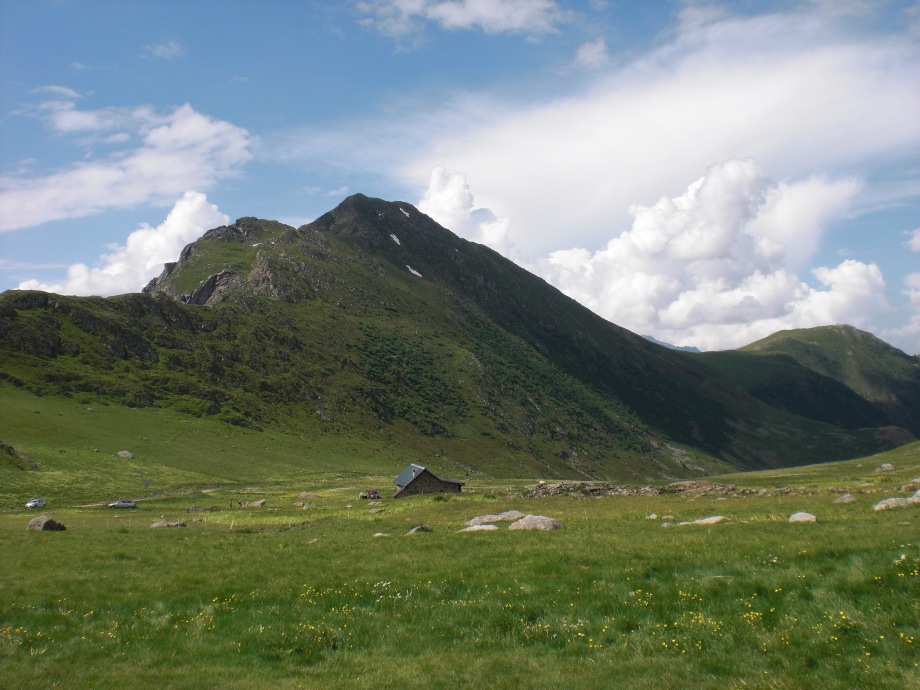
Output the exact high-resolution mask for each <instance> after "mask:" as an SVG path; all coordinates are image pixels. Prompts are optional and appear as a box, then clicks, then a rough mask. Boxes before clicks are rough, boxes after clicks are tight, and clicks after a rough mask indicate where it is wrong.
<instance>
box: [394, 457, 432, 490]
mask: <svg viewBox="0 0 920 690" xmlns="http://www.w3.org/2000/svg"><path fill="white" fill-rule="evenodd" d="M424 471H425V468H424V467H422V466H421V465H416V464H415V463H414V462H413V463H410V464H409V466H408V467H407V468H406V469H404V470H403V471H402V472H400V473H399V476H398V477H396V479H394V480H393V482H394V483H395V484H396V486H400V487H401V486H405V485H406V484H408V483H409V482H411V481H412V480H413V479H415V478H416V477H417V476H418V475H420V474H421V473H422V472H424Z"/></svg>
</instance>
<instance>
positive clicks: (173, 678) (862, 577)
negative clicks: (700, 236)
mask: <svg viewBox="0 0 920 690" xmlns="http://www.w3.org/2000/svg"><path fill="white" fill-rule="evenodd" d="M896 455H897V457H892V456H890V455H889V456H885V458H888V459H889V461H891V462H893V463H894V464H895V465H896V467H897V471H896V472H895V473H893V474H886V475H884V479H880V478H879V477H880V476H882V475H879V473H876V472H875V471H874V470H875V468H876V467H877V466H878V464H879V462H880V458H870V459H866V460H864V461H861V462H860V461H851V462H849V463H843V465H842V467H840V468H838V471H837V472H836V473H834V472H832V471H831V469H830V468H801V469H800V470H797V472H802V473H803V476H805V477H807V478H808V483H810V484H811V485H812V489H811V490H810V491H809V492H808V493H803V494H788V493H779V494H777V493H773V494H770V495H763V496H745V497H719V496H696V497H693V496H684V495H660V496H633V497H603V498H585V497H580V496H572V495H565V496H550V497H544V498H539V499H527V498H522V497H521V496H520V492H521V489H522V487H523V486H524V485H525V483H524V482H510V481H509V482H485V481H483V482H471V484H470V485H469V486H468V487H467V488H468V489H469V490H470V491H469V492H468V493H465V494H463V495H460V496H450V497H447V496H425V497H415V498H408V499H404V500H398V501H393V500H389V499H387V498H385V499H384V500H383V501H382V503H381V504H380V505H379V506H374V507H375V508H382V510H381V511H379V512H372V507H371V506H369V505H368V502H367V501H363V500H360V499H358V498H357V495H358V492H359V491H361V490H363V489H367V488H370V487H372V486H376V485H379V486H380V488H384V489H388V484H389V482H390V481H391V477H368V478H366V479H362V480H360V481H352V480H351V479H343V478H340V477H336V476H334V475H329V476H328V477H325V480H326V481H323V478H320V477H318V476H317V477H314V479H313V481H312V482H308V483H303V484H298V485H296V486H295V485H293V484H292V485H289V486H286V487H284V486H282V485H281V483H276V484H274V485H272V486H270V487H268V486H267V487H245V489H246V492H244V491H243V488H240V487H222V488H219V489H215V488H213V487H210V486H209V487H206V488H204V489H203V490H202V489H198V490H196V491H185V492H177V493H175V494H173V495H169V494H166V493H164V494H163V495H161V496H159V497H149V498H148V499H146V500H142V501H141V502H140V504H139V507H138V509H137V510H135V511H114V510H111V509H108V508H105V507H102V506H88V507H76V506H74V507H56V506H49V509H50V514H52V515H53V516H54V517H55V518H56V519H58V520H59V521H61V522H63V523H64V524H65V525H67V526H68V531H66V532H59V533H52V532H42V533H37V532H30V531H27V530H26V529H25V526H26V524H27V522H28V519H29V518H30V517H32V516H33V515H34V514H35V513H34V512H30V511H27V510H26V509H25V508H5V509H4V510H3V512H2V513H0V562H2V563H3V564H4V565H3V568H2V571H0V572H2V579H0V686H2V687H6V688H51V687H68V688H74V687H87V688H89V687H92V688H108V687H119V688H125V687H128V688H132V687H137V688H142V687H152V686H158V687H169V688H203V687H207V688H212V687H213V688H218V687H219V688H252V687H275V688H312V687H324V688H326V687H331V688H337V687H340V688H348V687H355V686H356V685H358V684H359V683H365V684H372V685H374V686H378V687H393V688H408V687H418V688H437V687H445V688H448V687H481V686H483V685H484V684H486V683H487V684H488V685H489V686H492V687H497V688H551V687H553V688H556V687H585V688H605V687H606V688H609V687H628V688H651V687H656V688H672V687H673V688H678V687H681V688H686V687H699V688H707V687H712V688H725V687H732V688H734V687H763V688H802V687H827V688H856V687H859V688H888V687H890V688H905V687H917V686H918V685H920V639H918V637H920V506H912V507H909V508H905V509H899V510H891V511H884V512H874V511H873V510H872V509H871V507H872V505H873V504H874V503H875V502H876V501H877V500H879V499H880V498H884V497H887V496H892V495H897V492H896V491H895V489H896V488H897V485H898V484H899V483H900V482H901V481H902V480H905V478H907V479H910V478H913V476H920V446H918V445H917V444H915V445H913V446H910V447H907V448H905V449H902V450H901V451H899V452H898V453H897V454H896ZM858 465H862V467H858ZM822 472H823V473H824V474H823V476H824V480H823V482H822V481H820V480H819V479H818V477H819V475H821V473H822ZM840 474H843V475H844V476H846V478H847V484H848V485H847V486H846V487H837V488H835V489H834V490H833V491H829V490H828V487H830V486H834V487H836V483H837V482H836V480H837V478H838V475H840ZM352 479H353V478H352ZM743 479H748V477H747V476H741V477H733V478H732V481H733V482H734V483H737V484H739V485H744V486H760V485H762V486H768V485H770V481H769V478H768V477H767V476H760V477H756V478H755V477H750V479H752V480H755V479H756V480H760V481H751V482H742V481H741V480H743ZM822 484H823V485H822ZM788 485H789V486H794V484H793V483H792V482H790V483H789V484H788ZM839 488H846V489H848V490H849V491H851V493H853V494H854V495H855V496H856V501H855V502H853V503H850V504H834V503H833V502H832V501H833V498H834V497H835V496H836V495H838V490H839ZM301 492H310V493H311V494H313V495H312V497H307V498H298V496H299V495H300V493H301ZM385 495H387V494H385ZM902 495H903V494H902ZM247 497H248V498H253V499H254V498H265V499H266V506H265V507H264V508H262V509H260V510H256V509H248V510H247V509H242V510H241V509H239V508H237V507H234V508H232V509H231V508H230V505H231V503H233V504H234V505H236V501H238V500H245V498H247ZM299 502H305V503H306V504H307V508H306V509H302V508H300V507H296V506H295V505H294V503H299ZM190 505H214V506H217V507H219V508H220V509H221V510H219V511H218V512H211V513H193V514H186V512H185V509H186V508H187V507H188V506H190ZM510 509H518V510H521V511H522V512H525V513H535V514H543V515H549V516H552V517H555V518H557V519H558V520H560V521H561V522H562V523H563V525H564V528H563V529H562V530H559V531H555V532H521V531H508V530H507V529H506V528H505V527H504V526H502V527H501V528H500V529H499V530H498V531H496V532H475V533H458V532H457V530H459V529H460V528H461V527H462V526H463V523H464V522H465V521H466V520H468V519H470V518H472V517H474V516H477V515H481V514H488V513H497V512H501V511H504V510H510ZM800 510H804V511H809V512H812V513H814V514H815V515H816V516H817V518H818V520H817V522H815V523H809V524H790V523H789V522H788V521H787V518H788V516H789V514H791V513H792V512H795V511H800ZM650 514H655V515H657V516H658V518H657V519H650V518H649V515H650ZM714 514H719V515H724V516H725V517H727V518H728V520H726V521H725V522H722V523H720V524H716V525H710V526H694V525H687V526H674V527H670V528H667V527H663V526H662V522H663V520H665V519H667V520H669V521H672V522H678V521H683V520H693V519H696V518H700V517H705V516H709V515H714ZM667 516H673V517H667ZM162 518H166V519H171V520H179V519H182V520H187V524H188V527H186V528H184V529H182V528H174V529H150V527H149V525H150V524H151V523H152V522H154V521H156V520H160V519H162ZM196 518H197V521H196ZM420 524H424V525H427V526H429V527H430V528H431V529H432V531H431V532H428V533H419V534H413V535H407V534H406V532H407V531H408V530H409V529H410V528H411V527H414V526H416V525H420ZM377 533H383V534H387V535H389V536H374V535H375V534H377Z"/></svg>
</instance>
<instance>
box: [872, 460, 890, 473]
mask: <svg viewBox="0 0 920 690" xmlns="http://www.w3.org/2000/svg"><path fill="white" fill-rule="evenodd" d="M875 471H876V472H894V465H892V464H891V463H890V462H883V463H882V464H881V465H879V466H878V469H877V470H875Z"/></svg>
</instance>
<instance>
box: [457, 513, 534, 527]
mask: <svg viewBox="0 0 920 690" xmlns="http://www.w3.org/2000/svg"><path fill="white" fill-rule="evenodd" d="M522 517H524V513H522V512H521V511H520V510H506V511H505V512H504V513H499V514H498V515H480V516H479V517H474V518H472V519H470V520H467V521H466V523H465V524H467V525H470V526H475V525H487V524H491V523H493V522H514V521H515V520H520V519H521V518H522Z"/></svg>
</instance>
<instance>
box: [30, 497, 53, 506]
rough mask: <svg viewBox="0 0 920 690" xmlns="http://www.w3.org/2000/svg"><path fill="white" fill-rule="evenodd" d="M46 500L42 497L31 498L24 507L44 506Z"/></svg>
mask: <svg viewBox="0 0 920 690" xmlns="http://www.w3.org/2000/svg"><path fill="white" fill-rule="evenodd" d="M46 505H48V502H47V501H46V500H45V499H44V498H33V499H32V500H31V501H29V502H28V503H26V508H44V507H45V506H46Z"/></svg>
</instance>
